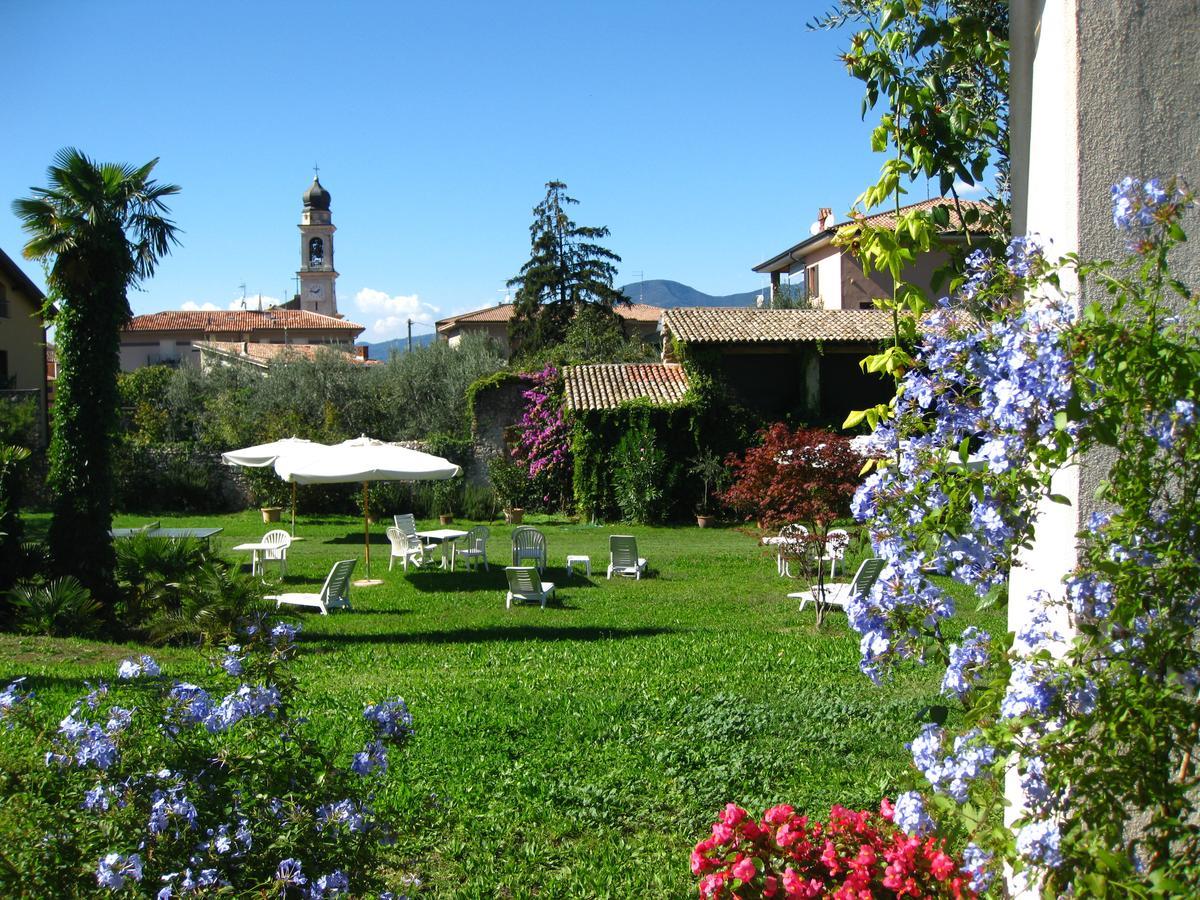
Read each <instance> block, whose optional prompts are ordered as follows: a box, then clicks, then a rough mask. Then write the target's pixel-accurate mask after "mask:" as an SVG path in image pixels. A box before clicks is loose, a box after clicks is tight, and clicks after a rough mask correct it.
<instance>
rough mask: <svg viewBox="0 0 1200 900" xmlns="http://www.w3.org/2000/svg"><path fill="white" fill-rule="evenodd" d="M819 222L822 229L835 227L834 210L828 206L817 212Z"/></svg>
mask: <svg viewBox="0 0 1200 900" xmlns="http://www.w3.org/2000/svg"><path fill="white" fill-rule="evenodd" d="M817 221H818V222H819V223H820V224H821V228H822V229H825V228H832V227H833V209H832V208H831V207H828V206H822V207H821V208H820V209H818V210H817Z"/></svg>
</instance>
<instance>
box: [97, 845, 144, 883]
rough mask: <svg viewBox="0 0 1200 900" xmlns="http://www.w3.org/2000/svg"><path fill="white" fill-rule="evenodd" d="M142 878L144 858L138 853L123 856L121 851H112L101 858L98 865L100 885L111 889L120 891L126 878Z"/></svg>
mask: <svg viewBox="0 0 1200 900" xmlns="http://www.w3.org/2000/svg"><path fill="white" fill-rule="evenodd" d="M126 878H132V879H133V880H134V881H141V880H142V858H141V856H139V855H138V854H137V853H130V854H129V855H128V856H122V855H121V854H120V853H110V854H108V855H107V856H105V857H104V858H103V859H101V860H100V865H99V866H97V867H96V882H97V883H98V884H99V885H100V887H106V888H108V889H109V890H111V891H119V890H120V889H121V888H123V887H124V886H125V879H126Z"/></svg>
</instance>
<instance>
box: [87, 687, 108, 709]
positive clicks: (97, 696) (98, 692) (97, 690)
mask: <svg viewBox="0 0 1200 900" xmlns="http://www.w3.org/2000/svg"><path fill="white" fill-rule="evenodd" d="M84 684H85V685H86V686H87V687H89V688H91V690H90V691H88V694H87V696H86V697H84V698H83V702H84V703H86V704H87V707H88V709H95V708H96V707H97V706H99V705H100V701H101V699H103V698H104V697H107V696H108V684H107V683H106V682H104V681H101V682H99V683H98V684H97V685H96V686H95V687H94V688H93V687H92V686H91V685H90V684H88V683H87V682H86V681H85V682H84Z"/></svg>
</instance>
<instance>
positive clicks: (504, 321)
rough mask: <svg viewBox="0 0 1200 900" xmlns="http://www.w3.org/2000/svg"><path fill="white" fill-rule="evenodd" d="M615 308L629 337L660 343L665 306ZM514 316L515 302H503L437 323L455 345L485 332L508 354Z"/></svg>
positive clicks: (441, 333)
mask: <svg viewBox="0 0 1200 900" xmlns="http://www.w3.org/2000/svg"><path fill="white" fill-rule="evenodd" d="M614 312H616V314H617V315H618V316H619V317H620V318H621V324H622V330H623V331H624V333H625V336H626V337H635V336H636V337H639V338H641V339H642V340H643V341H645V342H646V343H647V344H650V345H652V346H656V345H657V344H658V320H659V319H660V318H661V317H662V314H663V310H662V307H659V306H650V305H649V304H646V303H631V304H629V305H628V306H617V307H615V308H614ZM512 317H513V305H512V304H511V303H500V304H497V305H496V306H488V307H484V308H483V309H476V310H472V311H471V312H465V313H460V314H459V315H457V316H449V317H448V318H445V319H439V320H438V321H437V322H436V323H435V324H436V327H437V335H438V337H439V338H440V339H441V340H443V341H448V342H449V344H450V346H451V347H453V346H456V345H457V344H458V342H459V341H461V340H462V338H463V335H466V334H481V335H484V336H485V337H490V338H491V339H492V340H494V341H495V342H496V343H497V344H499V345H500V346H501V347H502V348H503V350H504V352H505V354H507V353H509V352H510V347H509V345H508V323H509V322H510V321H511V320H512Z"/></svg>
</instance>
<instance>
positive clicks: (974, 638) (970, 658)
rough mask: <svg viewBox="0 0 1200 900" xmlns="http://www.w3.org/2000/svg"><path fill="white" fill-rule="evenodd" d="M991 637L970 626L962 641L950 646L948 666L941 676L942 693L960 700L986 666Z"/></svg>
mask: <svg viewBox="0 0 1200 900" xmlns="http://www.w3.org/2000/svg"><path fill="white" fill-rule="evenodd" d="M990 640H991V635H989V634H988V633H987V632H986V631H983V630H981V629H979V628H976V627H975V626H974V625H971V626H970V627H968V628H967V629H966V630H964V631H963V635H962V641H961V643H958V644H951V645H950V664H949V665H948V666H947V667H946V674H945V675H943V676H942V693H943V694H954V695H955V696H956V697H959V698H962V697H965V696H966V695H967V692H968V691H969V690H970V689H971V686H972V685H973V684H974V683H975V681H976V679H977V678H978V677H979V672H980V670H982V669H983V667H984V666H985V665H987V661H988V642H989V641H990Z"/></svg>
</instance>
